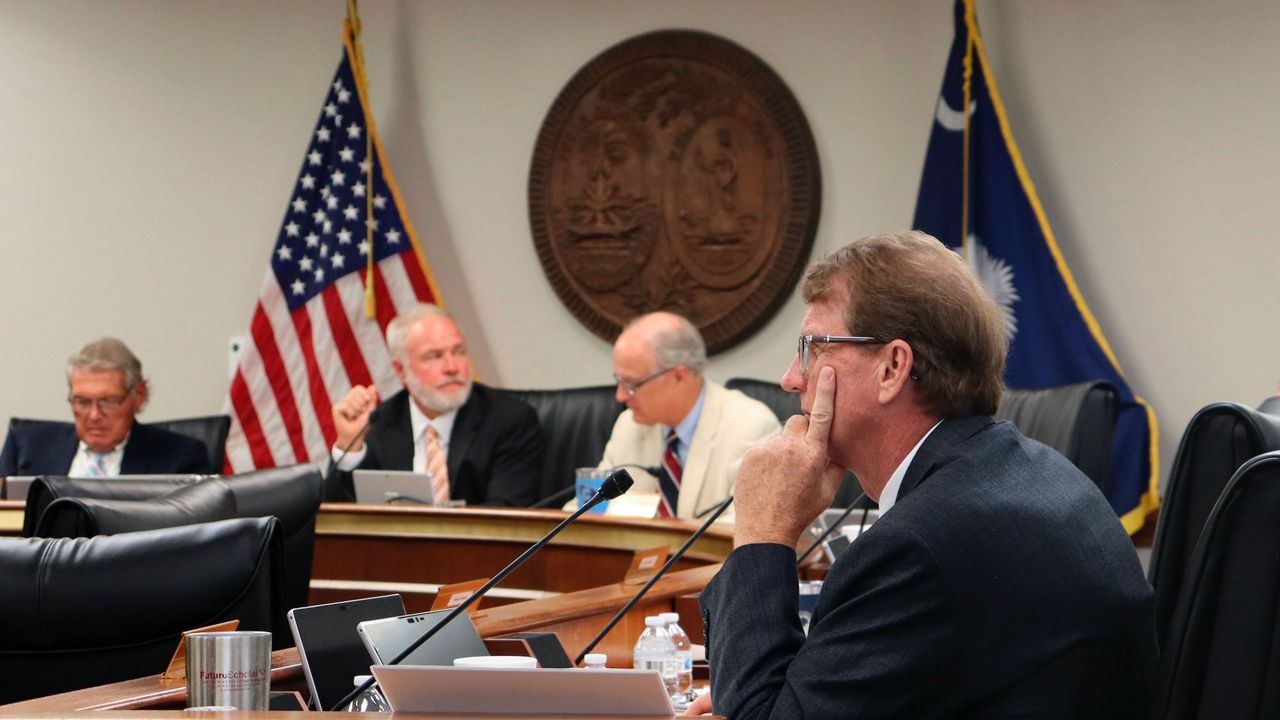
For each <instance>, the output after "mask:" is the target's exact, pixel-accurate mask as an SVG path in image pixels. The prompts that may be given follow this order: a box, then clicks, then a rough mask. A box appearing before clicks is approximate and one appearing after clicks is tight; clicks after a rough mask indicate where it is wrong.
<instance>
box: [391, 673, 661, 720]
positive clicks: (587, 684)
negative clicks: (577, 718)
mask: <svg viewBox="0 0 1280 720" xmlns="http://www.w3.org/2000/svg"><path fill="white" fill-rule="evenodd" d="M372 669H373V676H374V677H375V678H377V679H378V685H380V686H381V687H382V694H383V696H384V697H386V698H387V702H388V703H390V704H391V708H392V709H393V710H395V711H396V712H410V713H445V714H450V715H454V714H458V715H465V714H487V715H507V714H513V713H519V714H522V715H545V716H553V717H560V716H570V715H638V716H648V717H650V718H654V717H663V718H669V717H671V716H672V715H674V714H675V710H674V708H672V707H671V699H670V698H668V697H667V690H666V688H665V687H664V686H663V684H662V676H661V675H659V674H658V672H657V671H656V670H624V669H616V670H615V669H610V670H596V671H591V670H579V669H577V668H564V669H555V668H537V669H523V670H497V669H489V668H455V667H420V666H411V665H410V666H406V665H394V666H392V665H374V666H373V668H372Z"/></svg>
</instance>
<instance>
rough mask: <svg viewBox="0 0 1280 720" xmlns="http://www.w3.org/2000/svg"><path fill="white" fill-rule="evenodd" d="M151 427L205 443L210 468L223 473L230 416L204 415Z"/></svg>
mask: <svg viewBox="0 0 1280 720" xmlns="http://www.w3.org/2000/svg"><path fill="white" fill-rule="evenodd" d="M151 425H152V426H153V427H158V428H161V429H163V430H168V431H170V432H176V433H178V434H179V435H186V436H187V437H192V438H195V439H196V440H199V441H200V442H202V443H204V446H205V449H207V450H208V451H209V467H210V468H212V469H213V472H222V465H223V461H224V460H225V459H226V457H227V433H228V432H230V431H231V417H230V416H228V415H203V416H200V417H189V418H175V419H173V420H158V421H156V422H154V423H151Z"/></svg>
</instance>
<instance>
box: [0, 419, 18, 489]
mask: <svg viewBox="0 0 1280 720" xmlns="http://www.w3.org/2000/svg"><path fill="white" fill-rule="evenodd" d="M17 474H18V442H17V441H16V440H15V439H14V437H13V429H12V428H10V429H9V432H8V433H6V434H5V437H4V450H0V477H8V476H10V475H17Z"/></svg>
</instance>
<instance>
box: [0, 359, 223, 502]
mask: <svg viewBox="0 0 1280 720" xmlns="http://www.w3.org/2000/svg"><path fill="white" fill-rule="evenodd" d="M67 385H68V387H69V390H70V392H69V394H68V400H69V402H70V403H71V411H72V414H73V415H74V416H75V423H74V424H73V423H66V422H31V423H24V424H20V425H14V424H12V423H11V424H10V427H9V434H8V437H6V438H5V443H4V450H3V451H2V452H0V475H71V476H73V477H112V476H115V475H145V474H156V473H208V472H213V469H212V468H210V467H209V453H208V451H207V449H206V448H205V446H204V444H203V443H201V442H200V441H199V440H196V439H194V438H189V437H187V436H185V435H179V434H177V433H173V432H169V431H168V430H162V429H160V428H153V427H148V426H147V425H144V424H142V423H140V422H137V420H136V417H135V416H136V415H137V414H138V413H139V412H141V411H142V408H143V406H144V405H146V403H147V392H148V389H147V381H146V379H145V378H144V377H143V376H142V363H141V362H140V361H139V360H138V358H137V356H135V355H134V354H133V352H132V351H131V350H129V348H128V346H126V345H125V344H124V343H123V342H121V341H119V340H116V339H115V338H102V339H100V340H95V341H94V342H91V343H89V344H88V345H85V346H84V347H83V348H81V349H80V351H79V352H78V353H76V354H75V355H73V356H71V359H70V360H69V361H68V362H67Z"/></svg>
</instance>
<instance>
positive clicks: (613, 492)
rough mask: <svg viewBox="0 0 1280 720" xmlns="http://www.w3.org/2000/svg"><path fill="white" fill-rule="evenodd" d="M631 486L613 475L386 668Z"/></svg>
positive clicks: (366, 686)
mask: <svg viewBox="0 0 1280 720" xmlns="http://www.w3.org/2000/svg"><path fill="white" fill-rule="evenodd" d="M631 483H632V480H631V476H630V475H629V474H627V471H626V470H618V471H616V472H614V473H612V474H610V475H609V478H608V479H607V480H605V481H604V484H603V485H601V486H600V489H599V490H597V491H596V494H595V495H593V496H592V497H591V500H589V501H588V502H587V503H586V504H584V505H583V506H582V507H580V508H578V509H577V511H575V512H574V513H573V514H572V515H570V516H569V517H567V518H565V519H564V520H563V521H561V522H560V524H559V525H556V526H555V528H554V529H552V530H551V532H549V533H547V534H546V535H545V536H543V538H542V539H541V540H539V541H538V542H536V543H534V544H533V546H532V547H530V548H529V549H528V550H525V551H524V552H523V553H521V554H520V557H517V558H516V559H515V560H512V561H511V562H510V563H509V564H508V565H507V566H506V567H504V568H502V570H500V571H499V572H498V574H497V575H494V576H493V578H492V579H490V580H489V582H487V583H485V584H484V585H483V586H482V587H481V588H480V589H479V590H477V591H475V592H473V593H471V595H470V596H468V597H467V599H466V600H464V601H463V602H462V603H461V604H459V605H457V606H456V607H454V608H453V610H452V611H450V612H449V614H448V615H445V616H444V619H443V620H441V621H440V622H438V623H436V624H435V625H433V626H432V627H431V629H429V630H427V631H426V632H425V633H423V634H422V635H421V636H420V637H419V638H418V639H417V640H414V641H413V642H412V643H411V644H410V645H409V647H407V648H405V649H404V651H403V652H401V653H400V654H399V655H396V656H395V657H394V658H392V659H391V662H389V663H387V665H398V664H400V661H402V660H404V659H405V658H406V657H408V656H409V655H410V654H412V653H413V651H414V650H417V649H418V648H419V647H421V646H422V644H423V643H425V642H426V641H428V640H430V639H431V638H433V637H435V634H436V633H438V632H440V631H441V630H442V629H444V628H445V627H446V626H448V624H449V623H450V622H453V620H454V618H456V617H458V616H459V615H461V614H462V613H464V612H466V610H467V608H469V607H471V606H472V605H473V604H475V602H476V601H477V600H479V599H480V598H481V597H483V596H484V594H485V593H487V592H489V591H490V590H492V589H493V587H494V586H495V585H497V584H498V583H499V582H502V580H503V579H504V578H506V577H507V575H510V574H511V572H512V571H514V570H515V569H516V568H518V567H520V566H521V565H523V564H524V563H525V561H526V560H528V559H529V558H530V557H532V556H533V554H534V553H536V552H538V551H539V550H541V549H542V548H543V546H545V545H546V544H547V543H548V542H550V541H551V538H553V537H555V536H556V535H558V534H559V533H560V531H561V530H563V529H565V527H567V526H568V525H569V524H570V523H572V522H573V521H574V520H577V519H578V518H579V517H581V516H582V514H583V513H585V512H587V511H588V510H590V509H591V508H593V507H595V506H596V505H599V504H600V503H602V502H604V501H605V500H612V499H614V498H616V497H618V496H619V495H621V494H623V493H625V492H626V491H627V490H629V489H630V488H631ZM373 684H374V679H373V678H372V677H370V678H369V679H368V680H366V681H365V682H364V684H362V685H361V686H360V687H358V688H355V689H354V690H352V691H351V692H349V693H347V695H346V697H344V698H342V699H341V700H339V701H338V702H337V704H335V705H334V706H333V707H331V708H329V712H336V711H337V710H339V709H340V708H343V707H346V706H347V705H348V704H350V703H351V701H352V700H354V699H355V698H356V696H358V695H359V694H360V693H362V692H364V691H365V690H368V689H369V688H370V687H373Z"/></svg>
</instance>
